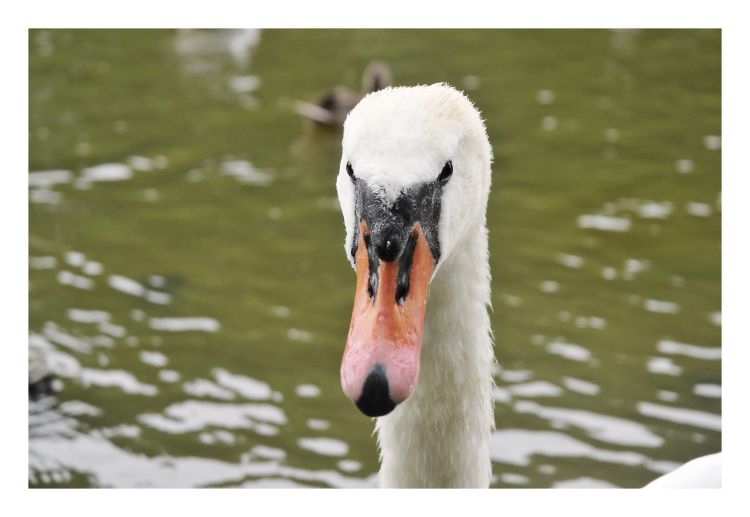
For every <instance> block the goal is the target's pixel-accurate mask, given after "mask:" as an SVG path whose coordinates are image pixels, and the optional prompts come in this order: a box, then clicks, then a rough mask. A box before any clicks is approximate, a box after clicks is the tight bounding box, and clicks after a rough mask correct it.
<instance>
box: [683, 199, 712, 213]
mask: <svg viewBox="0 0 750 517" xmlns="http://www.w3.org/2000/svg"><path fill="white" fill-rule="evenodd" d="M685 210H687V213H688V214H690V215H694V216H696V217H708V216H710V215H711V205H709V204H707V203H698V202H695V201H689V202H688V203H687V204H686V205H685Z"/></svg>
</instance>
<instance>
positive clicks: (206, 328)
mask: <svg viewBox="0 0 750 517" xmlns="http://www.w3.org/2000/svg"><path fill="white" fill-rule="evenodd" d="M148 325H149V327H151V328H152V329H154V330H162V331H166V332H218V331H219V328H220V325H219V322H218V321H216V320H215V319H213V318H204V317H189V318H151V319H150V320H149V321H148Z"/></svg>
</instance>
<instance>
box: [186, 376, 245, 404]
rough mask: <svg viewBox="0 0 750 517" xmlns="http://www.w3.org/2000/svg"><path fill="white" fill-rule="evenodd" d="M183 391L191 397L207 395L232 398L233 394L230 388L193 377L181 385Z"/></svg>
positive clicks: (220, 398) (226, 398) (225, 398)
mask: <svg viewBox="0 0 750 517" xmlns="http://www.w3.org/2000/svg"><path fill="white" fill-rule="evenodd" d="M182 389H183V390H185V393H187V394H188V395H192V396H193V397H201V398H202V397H209V398H214V399H219V400H234V399H235V394H234V393H233V392H231V391H230V390H227V389H224V388H222V387H220V386H217V385H216V384H214V383H213V382H211V381H209V380H208V379H193V380H191V381H187V382H186V383H185V384H183V385H182Z"/></svg>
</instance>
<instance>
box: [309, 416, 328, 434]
mask: <svg viewBox="0 0 750 517" xmlns="http://www.w3.org/2000/svg"><path fill="white" fill-rule="evenodd" d="M307 427H309V428H310V429H312V430H313V431H325V430H327V429H328V428H329V427H331V423H330V422H329V421H328V420H323V419H321V418H308V419H307Z"/></svg>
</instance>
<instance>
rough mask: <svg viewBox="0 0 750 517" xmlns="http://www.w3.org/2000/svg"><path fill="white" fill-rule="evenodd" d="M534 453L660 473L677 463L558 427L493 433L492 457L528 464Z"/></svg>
mask: <svg viewBox="0 0 750 517" xmlns="http://www.w3.org/2000/svg"><path fill="white" fill-rule="evenodd" d="M534 455H541V456H548V457H553V458H589V459H592V460H595V461H601V462H604V463H617V464H620V465H628V466H643V467H645V468H647V469H648V470H651V471H653V472H658V473H666V472H669V471H671V470H673V469H674V468H676V467H677V466H678V464H677V463H674V462H671V461H655V460H652V459H650V458H648V457H646V456H644V455H642V454H639V453H637V452H632V451H610V450H607V449H599V448H597V447H594V446H592V445H589V444H587V443H585V442H582V441H580V440H577V439H575V438H573V437H571V436H568V435H566V434H563V433H558V432H555V431H532V430H528V429H502V430H498V431H495V432H493V433H492V437H491V438H490V457H491V458H492V461H495V462H498V463H507V464H510V465H518V466H529V465H530V464H531V461H532V457H533V456H534Z"/></svg>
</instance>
